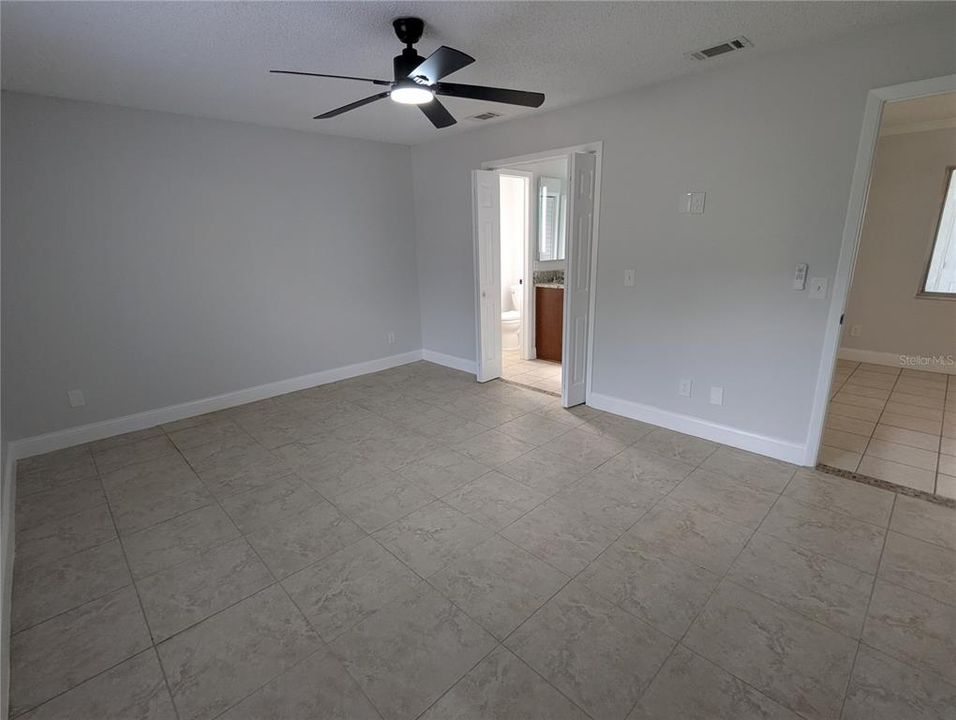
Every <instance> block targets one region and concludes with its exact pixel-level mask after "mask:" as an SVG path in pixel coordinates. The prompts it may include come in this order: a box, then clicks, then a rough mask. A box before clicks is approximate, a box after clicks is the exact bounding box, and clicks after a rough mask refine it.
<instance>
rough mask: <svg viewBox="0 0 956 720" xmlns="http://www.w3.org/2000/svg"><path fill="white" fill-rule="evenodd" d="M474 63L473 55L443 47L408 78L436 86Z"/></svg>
mask: <svg viewBox="0 0 956 720" xmlns="http://www.w3.org/2000/svg"><path fill="white" fill-rule="evenodd" d="M474 61H475V59H474V58H473V57H472V56H471V55H466V54H465V53H463V52H461V50H455V49H454V48H450V47H445V46H444V45H442V46H441V47H440V48H438V49H437V50H436V51H435V52H433V53H432V54H431V55H429V56H428V57H427V58H425V61H424V62H423V63H422V64H421V65H419V66H418V67H417V68H415V69H414V70H412V71H411V72H410V73H408V77H410V78H412V79H415V78H425V80H426V81H427V84H428V85H434V84H435V83H437V82H438V81H439V80H441V79H442V78H443V77H445V76H446V75H451V74H452V73H453V72H457V71H458V70H461V69H462V68H463V67H465V66H466V65H471V64H472V63H473V62H474Z"/></svg>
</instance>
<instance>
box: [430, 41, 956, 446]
mask: <svg viewBox="0 0 956 720" xmlns="http://www.w3.org/2000/svg"><path fill="white" fill-rule="evenodd" d="M954 47H956V46H954V45H953V43H952V24H948V25H947V24H946V23H936V24H921V25H913V26H908V27H907V26H903V27H893V28H884V29H880V30H877V31H873V32H869V33H866V34H858V35H854V36H851V37H847V38H844V39H842V40H841V41H840V42H839V43H835V44H830V45H825V46H819V47H806V48H802V49H800V50H799V51H795V52H788V53H782V54H778V55H775V56H771V57H767V58H762V59H761V60H760V62H754V63H747V64H740V65H737V66H734V67H732V68H727V69H719V66H718V69H714V70H712V71H708V72H702V73H700V74H697V75H694V76H689V77H685V78H682V79H677V80H674V81H670V82H667V83H664V84H661V85H658V86H654V87H649V88H646V89H643V90H640V91H637V92H633V93H629V94H625V95H621V96H616V97H613V98H608V99H604V100H600V101H596V102H591V103H587V104H584V105H580V106H575V107H571V108H566V109H560V110H556V111H554V112H552V113H546V114H543V115H540V116H538V117H534V118H529V119H526V120H516V121H513V122H508V123H501V124H498V125H494V126H491V127H488V128H483V129H481V130H476V131H474V132H469V133H467V134H465V135H459V136H454V137H451V138H448V139H447V140H436V141H434V142H431V143H429V144H426V145H423V146H418V147H415V148H413V149H412V167H413V172H414V177H415V203H416V227H417V241H418V270H419V281H420V284H421V304H422V334H423V342H424V346H425V347H426V348H428V349H430V350H434V351H437V352H442V353H447V354H450V355H455V356H459V357H462V358H469V359H474V357H475V321H474V312H475V301H474V280H473V259H472V232H471V211H470V188H469V184H470V180H469V170H471V169H472V168H477V167H480V165H481V163H482V162H483V161H491V160H496V159H499V158H505V157H511V156H516V155H521V154H525V153H532V152H539V151H544V150H548V149H551V148H558V147H564V146H570V145H575V144H580V143H584V142H589V141H597V140H603V141H604V170H603V180H602V190H601V227H600V251H599V257H598V266H597V299H596V308H595V311H596V321H595V338H594V347H595V351H594V368H593V373H594V374H593V390H594V391H595V392H598V393H603V394H606V395H610V396H614V397H616V398H619V399H623V400H628V401H633V402H638V403H645V404H648V405H652V406H656V407H658V408H662V409H664V410H668V411H672V412H677V413H682V414H685V415H691V416H695V417H698V418H703V419H706V420H710V421H713V422H717V423H721V424H723V425H728V426H731V427H734V428H738V429H741V430H746V431H751V432H756V433H759V434H762V435H767V436H771V437H776V438H779V439H783V440H788V441H791V442H798V443H803V442H805V441H806V436H807V430H808V427H809V417H810V409H811V400H812V397H811V396H812V392H813V389H814V384H815V380H816V376H817V372H818V368H819V363H820V354H821V349H822V344H823V336H824V324H825V318H826V314H827V308H828V302H829V301H819V300H817V301H814V300H810V299H808V297H807V293H806V292H803V293H800V292H795V291H794V290H792V289H791V279H792V276H793V272H794V269H795V266H796V265H797V264H798V263H802V262H805V263H809V265H810V274H811V275H813V276H826V277H828V278H829V279H830V281H831V283H832V280H833V275H834V272H835V270H836V264H837V257H838V254H839V249H840V240H841V234H842V231H843V224H844V220H845V217H846V210H847V201H848V195H849V187H850V177H851V174H852V170H853V164H854V160H855V157H856V150H857V142H858V139H859V136H860V129H861V123H862V119H863V107H864V103H865V101H866V95H867V91H868V90H869V89H871V88H874V87H880V86H886V85H892V84H896V83H900V82H905V81H909V80H915V79H923V78H928V77H934V76H939V75H944V74H947V73H952V72H954V71H956V50H954ZM689 190H704V191H706V192H707V204H706V212H705V214H703V215H678V214H677V201H678V196H679V194H680V193H682V192H685V191H689ZM624 268H636V270H637V285H636V287H634V288H626V287H624V283H623V270H624ZM682 377H689V378H693V379H694V380H695V391H694V397H692V398H690V399H687V398H681V397H678V396H677V385H678V380H679V379H680V378H682ZM709 385H721V386H723V387H724V405H723V406H722V407H717V406H713V405H709V404H708V399H707V395H708V393H707V386H709Z"/></svg>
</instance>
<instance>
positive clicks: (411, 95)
mask: <svg viewBox="0 0 956 720" xmlns="http://www.w3.org/2000/svg"><path fill="white" fill-rule="evenodd" d="M389 97H390V98H392V100H394V101H395V102H397V103H401V104H402V105H424V104H425V103H429V102H431V101H432V100H434V99H435V93H434V92H433V91H432V90H430V89H428V88H426V87H421V86H420V85H401V86H399V87H396V88H392V92H391V93H389Z"/></svg>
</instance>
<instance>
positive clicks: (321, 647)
mask: <svg viewBox="0 0 956 720" xmlns="http://www.w3.org/2000/svg"><path fill="white" fill-rule="evenodd" d="M296 414H298V413H296ZM240 427H241V426H240ZM167 437H168V433H167ZM250 437H251V439H252V440H253V442H255V443H256V444H257V445H260V446H261V447H263V448H265V446H263V445H262V444H261V443H259V442H258V441H257V440H256V439H255V437H254V436H252V435H251V434H250ZM169 440H170V442H171V443H172V444H173V446H174V447H175V448H176V450H177V452H178V453H179V454H180V456H181V457H182V458H183V460H184V461H185V462H186V464H187V465H189V467H190V468H191V469H192V471H193V473H194V474H195V475H196V477H197V478H199V481H200V482H201V483H203V486H205V483H204V482H203V480H202V477H200V475H199V473H198V472H197V471H196V469H195V467H193V465H192V463H190V462H189V459H188V458H186V456H185V455H184V454H183V452H182V450H181V449H180V448H179V446H178V445H176V443H175V442H174V441H173V440H172V439H171V438H169ZM265 450H266V452H268V453H269V454H270V455H271V454H273V450H270V449H269V448H265ZM292 474H293V475H295V476H296V477H297V478H299V476H298V474H297V473H296V472H295V471H293V473H292ZM299 479H300V481H302V480H301V478H299ZM302 482H305V481H302ZM206 489H207V490H208V487H207V488H206ZM255 489H257V488H250V489H249V490H250V491H251V490H255ZM314 489H315V488H313V490H314ZM316 492H317V493H318V491H316ZM241 494H242V493H241V492H240V493H235V495H241ZM210 495H211V496H212V498H213V500H214V501H215V503H216V505H218V507H219V509H220V511H221V512H222V513H223V514H224V515H225V516H226V517H227V518H229V521H230V522H231V523H232V524H233V527H235V529H236V531H237V532H238V533H239V537H241V538H242V540H243V541H244V542H245V543H246V546H247V547H248V548H249V549H250V550H251V551H252V552H253V554H254V555H255V556H256V557H257V558H258V559H259V562H260V563H262V565H263V567H264V568H265V569H266V572H268V573H269V575H271V576H272V578H273V582H272V583H271V584H269V585H267V586H266V587H263V588H259V589H258V590H256V591H255V592H253V593H250V594H249V595H247V596H245V597H243V598H241V599H239V600H237V601H236V602H234V603H232V604H231V605H229V606H227V607H224V608H221V609H220V610H218V611H216V612H214V613H211V614H210V615H208V616H207V617H205V618H203V619H202V620H199V621H197V622H195V623H193V624H192V625H190V626H189V627H188V628H184V629H183V630H181V631H179V632H177V633H174V634H173V635H171V636H170V637H169V638H165V639H164V640H163V642H165V641H166V640H169V639H170V638H172V637H175V636H176V635H179V634H180V633H182V632H185V631H186V630H188V629H190V628H192V627H195V626H197V625H199V624H200V623H202V622H205V621H206V620H208V619H209V618H211V617H214V616H215V615H219V614H220V613H222V612H224V611H226V610H228V609H230V608H232V607H235V606H236V605H238V604H239V603H241V602H243V601H245V600H248V599H249V598H250V597H253V596H254V595H258V594H259V593H261V592H264V591H265V590H268V589H270V588H272V587H275V586H278V587H279V588H281V590H282V592H283V594H284V595H285V596H286V597H287V598H288V599H289V602H290V603H292V607H294V608H295V609H296V611H297V612H298V613H299V615H301V616H302V619H303V621H304V622H305V623H306V625H307V626H308V627H310V628H311V629H312V631H313V632H314V633H315V634H316V637H317V638H318V640H319V647H317V648H316V649H315V650H314V651H313V652H311V653H309V654H308V655H306V656H305V657H303V658H301V659H300V660H299V661H297V662H295V663H292V664H291V665H290V666H289V667H287V668H283V669H282V670H281V671H280V672H278V673H277V674H275V675H273V676H272V677H270V678H269V679H267V680H266V681H265V682H263V683H262V684H261V685H258V686H257V687H255V688H254V689H253V690H252V691H251V692H250V693H249V694H248V695H245V696H243V697H242V698H240V699H238V700H237V701H236V702H234V703H232V704H230V705H229V706H228V707H226V708H225V709H224V710H223V711H222V712H221V713H219V714H217V715H216V717H220V716H221V715H223V714H225V713H227V712H229V710H230V709H232V708H233V707H235V706H236V705H238V704H239V703H241V702H243V701H244V700H246V699H247V698H249V697H251V696H252V695H254V694H255V693H257V692H259V690H261V689H262V688H263V687H265V686H266V685H268V684H269V683H271V682H272V681H274V680H276V679H277V678H279V677H281V676H282V675H284V674H285V673H287V672H289V671H290V670H292V668H294V667H297V666H298V665H300V664H301V663H303V662H305V661H306V660H308V659H309V658H311V657H313V656H314V655H315V654H316V653H318V652H320V651H322V650H325V651H327V652H330V653H332V655H333V657H335V658H336V660H339V658H338V654H337V653H335V652H334V650H332V648H331V646H330V645H329V643H327V642H326V641H325V639H324V638H323V637H322V635H321V634H320V633H319V632H318V631H317V630H316V629H315V627H313V625H312V622H311V621H310V620H309V618H308V616H306V614H305V612H303V610H302V608H300V607H299V604H298V603H297V602H296V601H295V600H294V599H293V598H292V596H291V595H290V594H289V591H288V590H287V589H286V587H285V586H284V585H283V584H282V579H280V578H279V577H278V576H277V575H276V574H275V572H274V571H273V570H272V568H271V567H269V565H268V564H267V563H266V562H265V560H264V559H263V558H262V556H261V555H260V554H259V551H258V550H257V549H256V548H255V546H254V545H253V544H252V543H251V542H249V540H248V538H247V537H246V534H245V533H243V532H242V530H241V529H240V528H239V526H238V525H236V522H235V520H233V518H232V516H231V515H230V514H229V513H228V512H226V509H225V508H224V507H222V503H221V502H220V500H219V498H218V497H217V496H216V495H215V494H214V493H212V492H211V491H210ZM318 495H319V497H321V498H322V499H323V500H326V502H330V501H329V500H328V499H327V498H325V496H324V495H322V493H318ZM230 497H232V496H230ZM330 504H331V502H330ZM311 507H313V506H309V508H306V509H304V510H302V512H303V513H304V512H306V510H308V509H310V508H311ZM333 507H335V509H336V511H337V512H341V511H339V509H338V507H337V506H333ZM295 514H299V513H295ZM343 517H346V518H347V517H348V516H346V515H344V514H343ZM349 521H350V522H353V524H355V523H354V521H352V520H351V519H349ZM355 525H356V527H358V528H359V529H360V530H361V531H362V532H363V533H364V535H365V537H369V536H370V535H369V534H368V533H366V532H365V530H364V529H363V528H361V527H360V526H358V525H357V524H355ZM361 539H365V538H364V537H363V538H361ZM360 541H361V540H356V541H355V542H353V543H349V544H348V545H346V546H345V547H343V548H340V549H339V550H336V551H335V552H339V551H340V550H344V549H346V548H348V547H351V546H352V545H355V544H356V543H358V542H360ZM217 547H219V546H217ZM335 552H332V553H328V554H326V555H324V556H323V557H322V558H318V559H317V560H316V561H315V563H312V564H310V565H307V566H306V567H311V566H312V565H313V564H317V563H319V562H322V560H324V559H325V558H327V557H331V556H332V555H334V554H335ZM304 569H306V568H302V570H304ZM296 572H301V570H297V571H296ZM294 574H295V573H290V575H287V576H285V577H291V575H294ZM283 579H285V578H283ZM156 652H157V655H158V654H159V650H158V649H157V650H156ZM340 662H341V661H340ZM341 664H342V669H343V670H344V671H345V672H346V674H348V675H349V677H351V678H352V681H353V682H355V684H356V686H357V687H358V689H359V692H361V693H362V696H363V697H365V699H366V700H367V701H368V702H369V704H370V705H371V706H372V707H373V708H374V709H375V711H376V712H377V713H379V715H381V713H380V712H379V710H378V707H377V706H376V705H375V704H374V703H372V700H371V698H369V697H368V696H367V695H366V693H365V689H364V688H363V687H362V686H361V684H359V683H358V681H357V680H356V679H355V678H354V677H353V676H352V674H351V673H349V671H348V668H347V667H346V666H345V664H344V663H341ZM160 666H161V667H162V662H160ZM163 673H164V675H165V667H164V668H163ZM170 698H171V699H173V705H174V706H175V705H176V703H175V699H174V696H173V695H172V692H171V691H170ZM177 717H178V707H177Z"/></svg>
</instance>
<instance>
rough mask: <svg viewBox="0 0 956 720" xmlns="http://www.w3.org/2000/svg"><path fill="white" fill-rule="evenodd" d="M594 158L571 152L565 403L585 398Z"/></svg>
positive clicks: (566, 280) (578, 403) (568, 404)
mask: <svg viewBox="0 0 956 720" xmlns="http://www.w3.org/2000/svg"><path fill="white" fill-rule="evenodd" d="M596 160H597V159H596V156H595V155H593V154H591V153H572V155H571V157H570V163H569V168H570V172H569V177H570V178H571V192H570V198H571V203H570V207H569V209H568V228H569V229H570V236H569V237H568V241H569V242H568V251H567V257H568V260H567V268H566V272H565V278H564V317H565V327H566V328H567V332H565V334H564V351H563V352H562V356H563V358H562V359H563V361H564V362H563V365H562V375H563V377H562V383H561V402H562V404H563V405H564V407H572V406H573V405H580V404H581V403H583V402H584V400H585V390H586V380H587V345H588V338H587V332H588V315H589V313H590V300H591V245H592V237H591V233H592V229H593V227H594V191H595V172H596Z"/></svg>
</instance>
